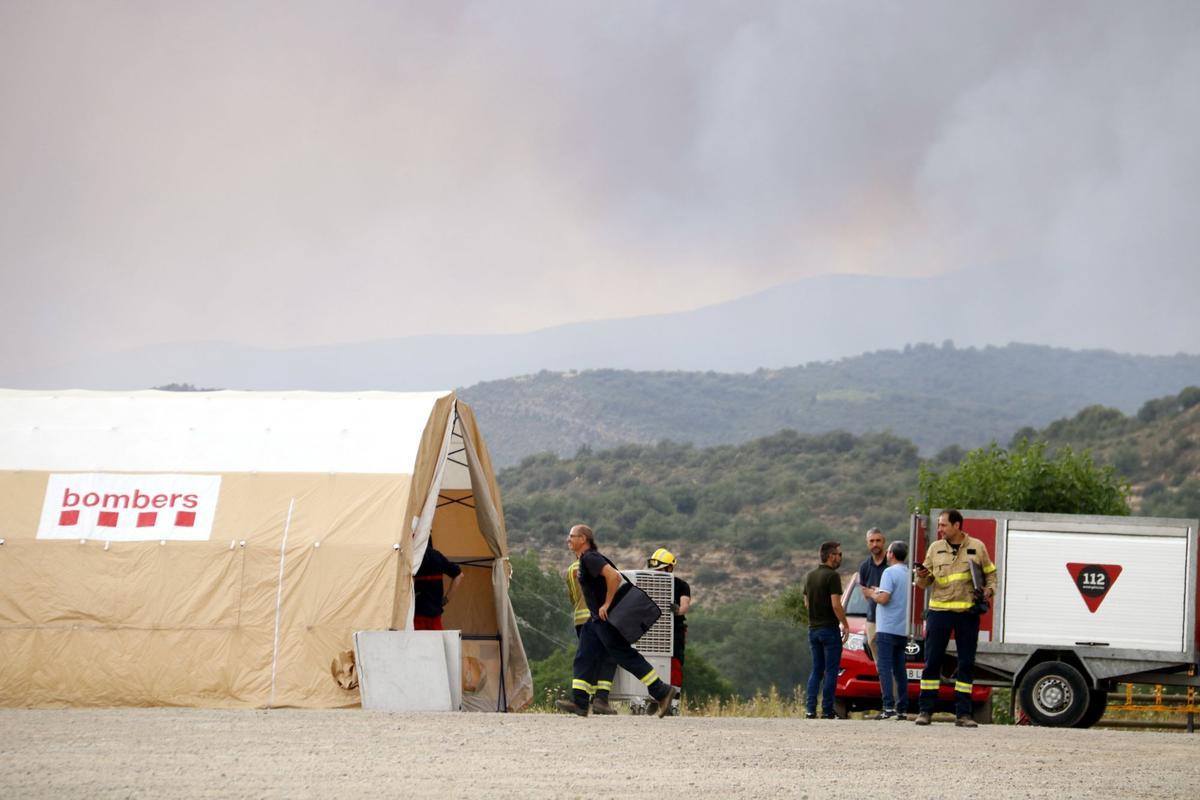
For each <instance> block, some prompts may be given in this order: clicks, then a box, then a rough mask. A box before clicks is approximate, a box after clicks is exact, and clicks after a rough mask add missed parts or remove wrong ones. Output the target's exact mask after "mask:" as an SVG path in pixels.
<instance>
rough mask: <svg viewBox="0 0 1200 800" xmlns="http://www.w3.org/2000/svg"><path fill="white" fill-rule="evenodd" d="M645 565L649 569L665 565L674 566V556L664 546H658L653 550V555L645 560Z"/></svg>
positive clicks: (660, 567)
mask: <svg viewBox="0 0 1200 800" xmlns="http://www.w3.org/2000/svg"><path fill="white" fill-rule="evenodd" d="M646 566H647V567H649V568H650V569H666V568H667V567H673V566H675V556H673V555H672V554H671V551H670V550H668V549H667V548H665V547H660V548H658V549H657V550H655V551H654V555H652V556H650V558H649V559H647V560H646Z"/></svg>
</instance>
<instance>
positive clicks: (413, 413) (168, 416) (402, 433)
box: [0, 389, 449, 474]
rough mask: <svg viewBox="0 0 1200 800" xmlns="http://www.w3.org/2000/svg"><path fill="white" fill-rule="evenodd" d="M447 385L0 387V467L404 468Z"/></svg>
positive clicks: (362, 470) (412, 460)
mask: <svg viewBox="0 0 1200 800" xmlns="http://www.w3.org/2000/svg"><path fill="white" fill-rule="evenodd" d="M447 394H449V392H445V391H442V392H416V393H398V392H345V393H342V392H235V391H220V392H164V391H154V390H149V391H139V392H93V391H83V390H71V391H54V392H48V391H47V392H43V391H19V390H9V389H3V390H0V469H6V470H43V471H106V472H113V471H130V472H162V471H179V470H193V471H196V472H300V473H315V472H353V473H368V474H411V473H412V471H413V465H414V463H415V462H416V457H417V450H418V448H419V447H420V444H421V434H422V432H423V431H424V429H425V425H426V423H427V422H428V421H429V415H430V412H431V411H432V410H433V405H434V402H435V401H437V399H438V398H440V397H445V396H446V395H447Z"/></svg>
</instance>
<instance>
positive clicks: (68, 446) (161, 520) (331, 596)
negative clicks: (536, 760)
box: [0, 391, 532, 710]
mask: <svg viewBox="0 0 1200 800" xmlns="http://www.w3.org/2000/svg"><path fill="white" fill-rule="evenodd" d="M431 538H432V541H433V543H434V545H435V546H436V547H437V548H438V549H439V550H440V551H442V552H443V553H444V554H445V555H446V556H447V557H449V558H450V559H451V560H454V561H457V562H459V563H460V564H462V565H463V570H464V572H465V574H466V579H465V581H464V582H463V585H462V587H460V590H459V591H458V592H456V594H455V596H454V598H453V601H452V602H451V603H450V605H449V606H448V607H447V609H446V613H445V617H444V622H445V626H446V627H447V628H448V629H459V630H461V631H462V632H463V635H464V636H463V639H464V641H463V654H464V660H466V659H474V661H472V662H470V664H469V666H470V667H471V669H468V672H469V673H470V674H472V676H473V677H472V680H471V685H470V686H468V687H466V688H467V689H468V690H469V691H467V692H466V693H465V694H464V707H466V708H469V709H475V710H504V709H516V708H521V707H523V706H524V705H526V704H527V703H528V702H529V701H530V699H531V698H532V682H531V680H530V675H529V667H528V663H527V661H526V658H525V652H524V650H523V648H522V645H521V639H520V635H519V634H518V632H517V626H516V618H515V616H514V614H513V611H512V606H511V605H510V603H509V598H508V579H509V574H508V562H507V555H508V543H507V537H506V534H505V530H504V518H503V514H502V511H501V506H500V496H499V493H498V491H497V488H496V481H495V478H494V476H493V473H492V468H491V462H490V459H489V457H488V453H487V449H486V447H485V446H484V442H483V439H482V437H481V436H480V432H479V429H478V427H477V426H476V423H475V417H474V415H473V414H472V412H471V410H470V408H469V407H467V406H466V405H465V404H463V403H462V402H461V401H459V400H458V399H457V398H456V397H455V396H454V395H453V394H452V393H445V392H441V393H422V394H395V393H388V392H363V393H354V394H333V393H317V392H283V393H258V392H224V391H223V392H186V393H185V392H159V391H144V392H128V393H113V392H86V391H65V392H25V391H0V541H2V543H0V705H7V706H50V705H64V704H65V705H90V706H98V705H103V706H109V705H138V706H150V705H154V706H157V705H171V706H232V707H278V706H294V707H308V708H316V707H323V708H328V707H341V706H354V705H356V704H358V701H359V695H358V692H357V690H356V689H348V688H343V684H345V683H347V682H348V681H346V679H345V678H346V676H345V674H344V673H343V674H342V675H341V678H342V680H341V682H339V681H338V680H337V679H336V677H335V672H336V670H334V664H335V661H336V660H337V659H339V657H341V658H343V659H344V658H345V656H343V654H345V653H346V652H347V651H349V650H351V648H352V635H353V633H354V632H355V631H358V630H381V629H388V628H395V629H404V628H408V627H411V621H412V613H413V611H412V602H411V601H412V594H413V580H412V575H413V573H414V572H415V571H416V568H417V566H418V565H419V564H420V560H421V556H422V555H423V554H424V552H425V548H426V547H427V546H428V544H429V542H430V540H431ZM343 664H344V661H343ZM479 667H482V672H483V675H482V679H475V677H474V675H475V673H476V672H478V668H479Z"/></svg>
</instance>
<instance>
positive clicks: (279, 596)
mask: <svg viewBox="0 0 1200 800" xmlns="http://www.w3.org/2000/svg"><path fill="white" fill-rule="evenodd" d="M295 507H296V498H294V497H293V498H292V501H291V502H290V503H288V513H287V520H286V521H285V522H284V523H283V541H282V542H280V543H279V582H278V584H277V586H276V589H275V651H274V652H273V653H272V654H271V699H270V700H269V701H267V708H274V707H275V668H276V666H278V664H279V616H280V611H282V610H283V563H284V557H285V554H286V553H287V537H288V531H289V530H290V529H291V527H292V509H294V508H295Z"/></svg>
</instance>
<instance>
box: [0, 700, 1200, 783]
mask: <svg viewBox="0 0 1200 800" xmlns="http://www.w3.org/2000/svg"><path fill="white" fill-rule="evenodd" d="M885 760H886V764H887V765H890V766H886V767H885ZM895 765H902V766H895ZM889 769H890V773H889V772H888V770H889ZM881 787H882V788H881ZM1198 787H1200V736H1197V735H1186V734H1177V733H1146V732H1129V731H1102V730H1059V729H1053V728H1026V727H1022V728H1017V727H1011V726H983V727H981V728H979V729H977V730H960V729H957V728H955V727H954V725H953V724H952V723H949V722H946V723H935V724H934V725H932V726H930V727H929V728H917V727H915V726H913V725H912V723H903V722H869V721H861V720H837V721H824V720H811V721H810V720H794V719H746V718H711V717H683V718H668V719H662V720H660V719H656V718H647V717H631V716H617V717H593V718H589V719H580V718H577V717H572V716H554V715H549V714H384V713H372V712H364V711H295V710H274V711H225V710H191V709H186V710H184V709H99V710H94V709H65V710H16V709H0V798H5V800H13V799H16V798H41V797H53V798H110V797H119V798H131V797H133V798H136V797H145V798H193V797H195V798H217V797H220V798H225V797H255V798H274V797H287V798H308V797H314V798H322V800H335V799H339V798H358V797H389V798H395V797H417V798H424V797H454V798H497V797H499V798H510V797H511V798H543V797H546V798H570V797H579V798H588V800H594V798H605V797H619V798H623V800H628V798H630V797H631V796H633V795H642V796H646V797H662V798H676V797H680V798H688V800H692V799H693V798H705V797H713V798H743V797H747V798H748V797H778V796H783V797H802V798H803V797H812V798H826V797H830V798H843V797H880V796H882V797H889V796H890V797H899V796H909V797H919V798H926V797H972V798H976V797H987V798H995V797H1055V798H1060V797H1084V796H1090V795H1100V796H1117V797H1154V798H1167V797H1181V798H1182V797H1187V798H1194V797H1196V795H1197V792H1198V791H1200V789H1198Z"/></svg>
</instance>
